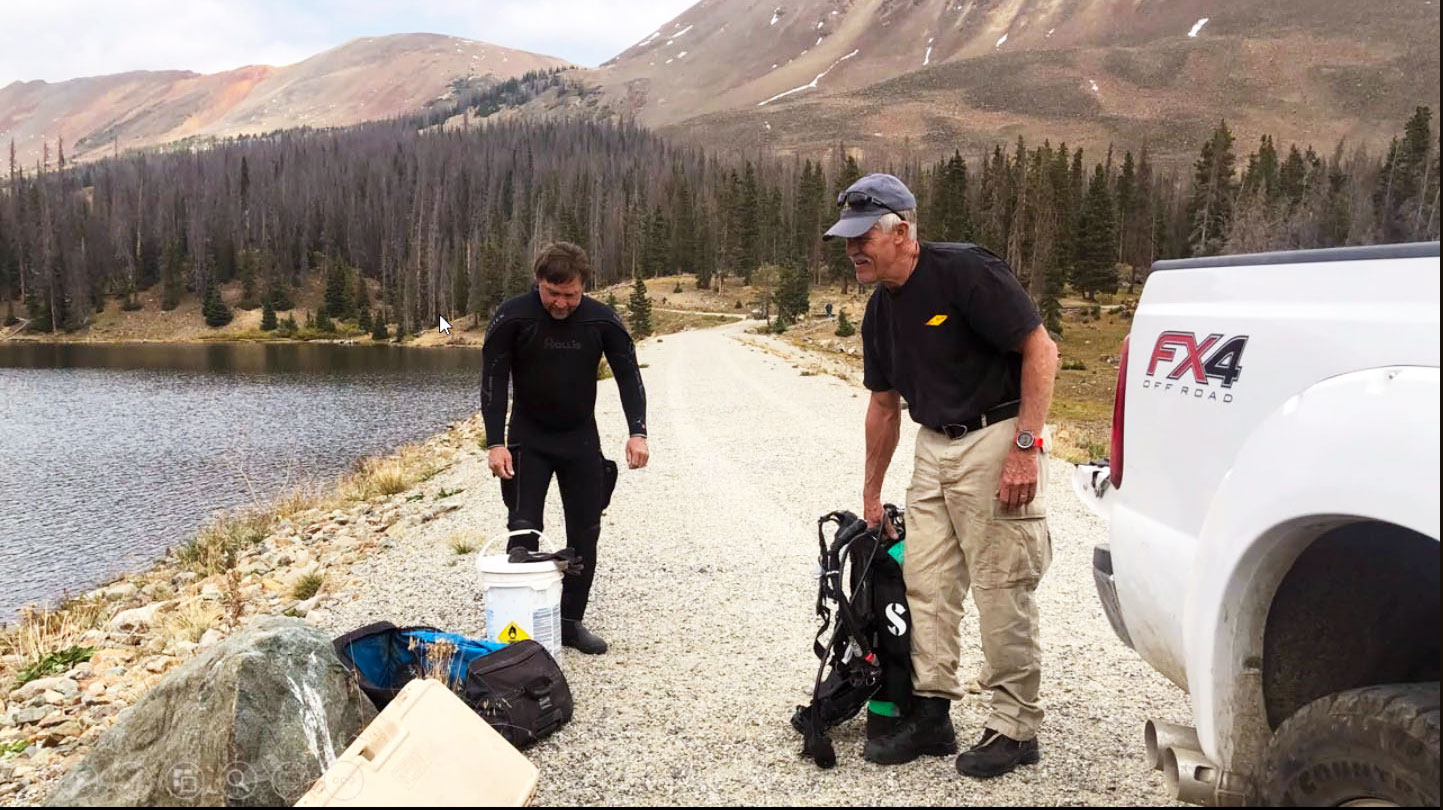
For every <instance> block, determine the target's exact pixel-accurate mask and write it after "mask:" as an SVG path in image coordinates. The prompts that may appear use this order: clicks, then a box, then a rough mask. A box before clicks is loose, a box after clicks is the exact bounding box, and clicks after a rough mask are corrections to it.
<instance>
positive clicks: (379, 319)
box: [371, 310, 390, 340]
mask: <svg viewBox="0 0 1443 810" xmlns="http://www.w3.org/2000/svg"><path fill="white" fill-rule="evenodd" d="M389 337H390V335H389V334H387V333H386V316H385V313H384V312H383V311H380V310H377V312H376V319H375V323H374V324H372V326H371V340H386V339H388V338H389Z"/></svg>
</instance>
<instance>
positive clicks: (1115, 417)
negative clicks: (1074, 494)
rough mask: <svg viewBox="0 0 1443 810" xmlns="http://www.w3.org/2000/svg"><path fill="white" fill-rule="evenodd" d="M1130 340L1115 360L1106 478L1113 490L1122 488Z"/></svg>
mask: <svg viewBox="0 0 1443 810" xmlns="http://www.w3.org/2000/svg"><path fill="white" fill-rule="evenodd" d="M1131 339H1132V336H1131V335H1129V336H1127V337H1125V338H1123V339H1122V356H1120V357H1119V358H1118V359H1117V393H1116V394H1114V395H1113V398H1112V450H1111V455H1110V457H1109V458H1108V473H1107V477H1108V480H1110V481H1112V488H1113V489H1117V488H1119V487H1121V486H1122V423H1123V418H1122V417H1123V412H1124V411H1126V410H1127V346H1128V343H1129V342H1130V341H1131Z"/></svg>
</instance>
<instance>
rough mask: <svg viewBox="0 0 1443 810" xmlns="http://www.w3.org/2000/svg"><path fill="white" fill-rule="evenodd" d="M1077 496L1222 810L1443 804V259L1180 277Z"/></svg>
mask: <svg viewBox="0 0 1443 810" xmlns="http://www.w3.org/2000/svg"><path fill="white" fill-rule="evenodd" d="M1119 366H1120V368H1119V370H1118V382H1117V395H1116V397H1117V398H1116V403H1115V405H1114V413H1113V426H1112V431H1113V432H1112V452H1111V456H1110V458H1109V460H1108V461H1103V462H1094V463H1093V464H1090V465H1081V466H1079V467H1078V469H1077V472H1076V474H1075V478H1074V481H1073V489H1074V491H1075V492H1076V493H1077V494H1078V496H1079V497H1081V498H1082V499H1083V500H1084V502H1085V503H1087V504H1088V506H1089V507H1091V508H1092V509H1093V511H1095V512H1097V513H1098V514H1099V515H1102V516H1103V517H1105V518H1106V519H1108V520H1109V522H1110V524H1111V527H1110V528H1111V531H1110V538H1109V542H1108V543H1107V544H1106V545H1102V546H1099V547H1097V549H1096V550H1095V553H1094V556H1093V567H1094V572H1093V573H1094V577H1095V579H1096V581H1097V588H1098V593H1099V595H1100V596H1101V598H1102V603H1103V606H1104V608H1105V612H1106V613H1107V615H1108V619H1109V620H1110V621H1111V623H1112V626H1113V629H1114V630H1116V631H1117V634H1118V636H1119V637H1121V639H1122V641H1123V643H1125V644H1127V645H1128V646H1130V647H1132V648H1134V649H1135V650H1137V652H1138V654H1139V655H1141V656H1142V657H1143V659H1144V660H1146V661H1147V662H1148V663H1150V664H1151V665H1152V666H1154V667H1155V668H1157V670H1158V671H1159V672H1161V673H1163V674H1164V675H1166V676H1167V677H1168V678H1169V679H1171V680H1172V681H1173V682H1174V683H1176V684H1177V685H1178V686H1180V687H1182V688H1183V689H1185V690H1187V692H1188V693H1189V696H1190V699H1191V703H1192V709H1193V716H1194V724H1195V726H1194V727H1188V726H1180V725H1171V724H1167V723H1162V722H1157V721H1153V722H1149V723H1148V724H1147V728H1146V730H1145V734H1144V737H1145V743H1146V747H1147V753H1148V757H1149V759H1150V760H1151V763H1152V765H1153V766H1154V767H1157V768H1160V769H1162V770H1163V771H1164V772H1165V774H1166V777H1167V781H1168V784H1169V786H1170V787H1171V789H1172V791H1173V796H1174V798H1180V799H1182V800H1184V801H1190V802H1194V803H1199V804H1218V805H1231V804H1242V803H1257V802H1261V803H1267V804H1302V805H1344V804H1350V803H1368V802H1369V801H1370V800H1373V801H1374V802H1383V803H1386V804H1403V805H1432V806H1437V805H1438V803H1439V751H1438V746H1439V744H1438V730H1439V717H1438V705H1439V703H1438V668H1439V596H1438V595H1439V488H1438V487H1439V472H1438V470H1439V251H1438V243H1437V242H1430V243H1417V244H1407V245H1382V246H1375V247H1360V248H1341V249H1334V250H1318V251H1296V252H1289V253H1272V254H1258V255H1252V256H1226V257H1216V258H1207V259H1196V260H1182V261H1166V262H1158V263H1157V265H1156V266H1155V267H1154V270H1153V272H1152V274H1151V275H1150V276H1149V278H1148V280H1147V283H1146V286H1145V287H1144V289H1143V293H1142V298H1141V300H1140V301H1139V303H1138V308H1137V311H1136V314H1135V316H1134V319H1133V323H1132V330H1131V334H1130V335H1129V337H1128V339H1127V341H1126V342H1125V343H1124V345H1123V348H1122V354H1121V357H1120V363H1119Z"/></svg>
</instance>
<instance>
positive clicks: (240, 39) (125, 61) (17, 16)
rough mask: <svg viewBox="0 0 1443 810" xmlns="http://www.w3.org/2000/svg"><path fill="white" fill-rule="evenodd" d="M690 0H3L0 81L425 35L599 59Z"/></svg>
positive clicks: (212, 62)
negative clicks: (389, 36)
mask: <svg viewBox="0 0 1443 810" xmlns="http://www.w3.org/2000/svg"><path fill="white" fill-rule="evenodd" d="M695 2H696V0H122V1H121V2H116V0H105V1H104V2H102V1H101V0H0V87H4V86H5V85H7V84H9V83H10V82H12V81H14V80H16V79H20V80H27V81H28V80H30V79H44V80H46V81H52V82H53V81H63V80H65V79H73V78H76V77H79V76H97V75H101V74H105V73H120V72H122V71H127V70H194V71H197V72H200V73H214V72H216V71H221V70H229V69H231V68H236V67H240V66H242V65H252V64H266V65H287V64H291V63H293V62H299V61H300V60H302V59H305V58H306V57H308V56H312V55H314V54H316V53H319V52H320V51H323V50H326V49H327V48H333V47H335V46H337V45H340V44H341V43H343V42H345V41H347V40H349V39H352V38H354V37H365V36H378V35H383V34H404V33H417V32H424V33H431V34H449V35H451V36H459V37H467V38H469V39H479V40H482V41H485V42H490V43H493V44H495V45H503V46H505V47H508V48H518V49H521V50H524V51H534V52H536V53H542V54H546V55H549V56H559V57H561V58H562V59H567V60H570V61H572V62H575V63H577V64H581V65H588V66H592V65H598V64H600V63H602V62H604V61H606V60H607V59H610V58H611V57H613V56H615V55H616V54H618V53H620V52H621V51H622V50H625V49H626V48H627V47H628V46H630V45H632V44H634V43H636V42H637V41H639V40H641V39H644V38H645V37H646V35H647V34H650V33H651V32H652V31H655V30H656V29H657V28H658V27H659V26H660V25H661V24H662V23H664V22H666V21H667V20H670V19H672V18H673V17H675V16H677V15H678V14H680V13H681V12H683V11H685V10H686V9H687V8H689V7H690V6H691V5H693V3H695Z"/></svg>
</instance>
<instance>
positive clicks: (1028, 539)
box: [972, 515, 1052, 588]
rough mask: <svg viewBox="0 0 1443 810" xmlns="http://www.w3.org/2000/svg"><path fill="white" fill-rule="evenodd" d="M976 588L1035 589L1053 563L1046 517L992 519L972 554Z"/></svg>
mask: <svg viewBox="0 0 1443 810" xmlns="http://www.w3.org/2000/svg"><path fill="white" fill-rule="evenodd" d="M975 559H976V564H975V565H974V566H973V569H972V585H973V587H975V588H1012V587H1017V586H1024V587H1035V586H1036V585H1037V583H1038V582H1039V581H1040V580H1041V579H1042V575H1043V574H1045V573H1047V568H1048V566H1050V565H1051V564H1052V538H1051V536H1050V535H1049V534H1048V531H1047V518H1045V517H1042V516H1040V515H1038V516H1032V517H1023V516H1021V515H1014V516H1009V517H997V518H993V519H992V521H991V522H990V523H989V524H988V526H987V531H986V535H985V536H984V537H983V538H982V547H981V548H980V549H978V552H977V554H976V555H975Z"/></svg>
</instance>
